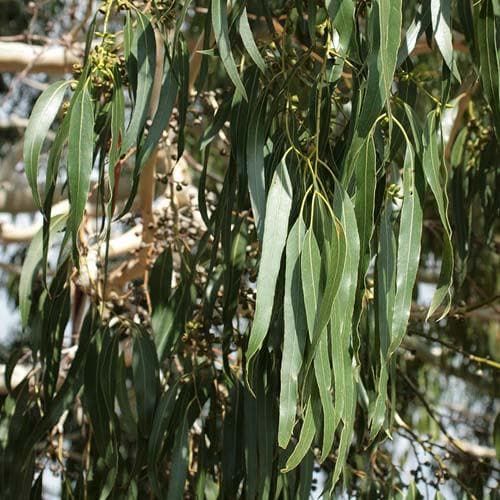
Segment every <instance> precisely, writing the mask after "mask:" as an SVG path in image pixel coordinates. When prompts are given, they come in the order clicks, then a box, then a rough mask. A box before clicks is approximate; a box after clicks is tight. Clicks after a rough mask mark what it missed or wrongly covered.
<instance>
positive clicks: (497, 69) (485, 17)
mask: <svg viewBox="0 0 500 500" xmlns="http://www.w3.org/2000/svg"><path fill="white" fill-rule="evenodd" d="M474 14H475V22H476V33H477V51H478V53H479V65H480V68H479V69H480V72H481V83H482V85H483V88H484V92H485V94H486V99H487V100H488V102H489V104H490V106H491V109H492V111H493V113H492V119H493V123H494V126H495V132H496V136H497V139H498V140H500V86H499V80H500V21H499V17H498V16H495V13H494V0H484V1H483V2H477V3H475V4H474Z"/></svg>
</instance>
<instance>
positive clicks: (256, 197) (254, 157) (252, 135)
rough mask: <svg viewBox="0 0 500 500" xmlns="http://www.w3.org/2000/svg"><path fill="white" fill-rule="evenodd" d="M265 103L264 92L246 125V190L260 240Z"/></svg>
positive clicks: (263, 216) (264, 186)
mask: <svg viewBox="0 0 500 500" xmlns="http://www.w3.org/2000/svg"><path fill="white" fill-rule="evenodd" d="M266 103H267V95H266V94H264V95H263V96H262V97H261V98H260V99H259V102H258V104H257V109H256V110H255V112H253V113H251V114H250V120H249V123H248V125H247V134H248V135H247V143H246V173H247V176H248V191H249V194H250V202H251V204H252V212H253V216H254V218H255V227H256V228H257V235H258V237H259V239H260V240H262V237H263V231H264V219H265V215H266V181H265V169H264V145H265V140H266Z"/></svg>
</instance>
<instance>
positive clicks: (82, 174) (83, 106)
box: [68, 86, 94, 263]
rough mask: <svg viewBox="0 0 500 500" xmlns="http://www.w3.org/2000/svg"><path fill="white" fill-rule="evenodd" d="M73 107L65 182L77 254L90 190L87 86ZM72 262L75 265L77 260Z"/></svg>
mask: <svg viewBox="0 0 500 500" xmlns="http://www.w3.org/2000/svg"><path fill="white" fill-rule="evenodd" d="M73 106H74V111H73V113H72V114H71V118H70V121H69V136H68V183H69V196H70V202H71V211H70V214H69V219H68V224H69V229H70V231H71V234H72V236H73V247H74V251H75V252H76V245H77V241H78V231H79V229H80V224H81V222H82V219H83V214H84V211H85V205H86V203H87V197H88V194H89V189H90V173H91V171H92V165H93V154H94V105H93V103H92V99H91V97H90V94H89V91H88V88H87V86H84V87H83V88H82V89H81V91H80V92H79V93H78V94H76V95H75V96H74V104H73ZM75 256H76V255H75ZM75 261H76V263H77V262H78V259H75Z"/></svg>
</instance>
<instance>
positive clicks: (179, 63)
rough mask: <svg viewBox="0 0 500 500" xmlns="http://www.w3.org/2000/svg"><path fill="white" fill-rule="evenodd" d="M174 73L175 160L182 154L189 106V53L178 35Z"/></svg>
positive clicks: (185, 44)
mask: <svg viewBox="0 0 500 500" xmlns="http://www.w3.org/2000/svg"><path fill="white" fill-rule="evenodd" d="M176 71H177V73H178V79H179V99H178V102H179V104H178V107H179V136H178V138H177V160H180V158H181V157H182V155H183V153H184V146H185V128H186V120H187V110H188V106H189V52H188V46H187V42H186V39H185V38H184V35H183V34H182V33H180V34H179V51H178V54H177V57H176Z"/></svg>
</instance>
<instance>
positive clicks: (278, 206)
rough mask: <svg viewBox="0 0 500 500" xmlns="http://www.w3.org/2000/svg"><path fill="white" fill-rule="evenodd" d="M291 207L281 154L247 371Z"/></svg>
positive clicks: (264, 326)
mask: <svg viewBox="0 0 500 500" xmlns="http://www.w3.org/2000/svg"><path fill="white" fill-rule="evenodd" d="M291 207H292V185H291V182H290V176H289V174H288V169H287V165H286V157H284V158H283V159H282V160H281V162H280V163H279V165H278V167H277V168H276V172H275V173H274V176H273V180H272V182H271V187H270V188H269V194H268V199H267V206H266V213H267V214H268V216H267V217H266V221H265V223H264V238H263V241H262V256H261V260H260V265H259V277H258V280H257V302H256V306H255V317H254V321H253V326H252V330H251V333H250V338H249V341H248V347H247V363H248V366H249V373H248V374H247V379H248V380H249V381H250V380H252V377H251V373H250V366H251V363H252V359H253V357H254V356H255V355H256V354H257V352H258V351H259V350H260V348H261V347H262V344H263V342H264V339H265V338H266V335H267V330H268V328H269V323H270V321H271V315H272V311H273V303H274V291H275V288H276V282H277V281H278V274H279V271H280V267H281V256H282V254H283V250H284V248H285V244H286V237H287V234H288V218H289V216H290V209H291Z"/></svg>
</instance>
